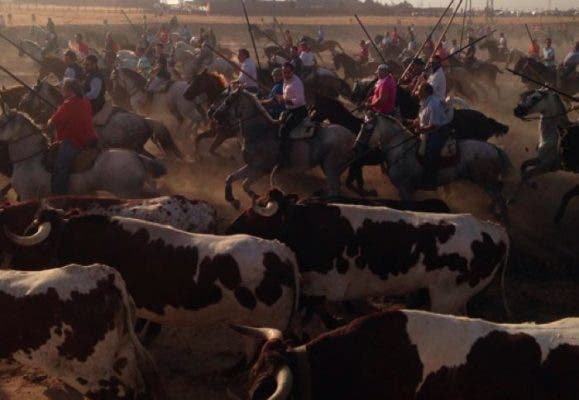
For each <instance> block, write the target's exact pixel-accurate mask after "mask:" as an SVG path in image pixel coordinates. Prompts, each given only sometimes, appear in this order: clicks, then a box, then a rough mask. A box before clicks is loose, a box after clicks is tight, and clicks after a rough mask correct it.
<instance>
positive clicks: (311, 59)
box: [299, 40, 317, 79]
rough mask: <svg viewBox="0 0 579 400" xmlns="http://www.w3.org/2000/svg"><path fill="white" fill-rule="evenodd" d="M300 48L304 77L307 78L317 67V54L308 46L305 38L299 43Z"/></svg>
mask: <svg viewBox="0 0 579 400" xmlns="http://www.w3.org/2000/svg"><path fill="white" fill-rule="evenodd" d="M299 46H300V47H299V48H300V60H302V78H304V79H305V78H307V77H308V76H309V75H310V74H311V73H313V72H314V71H315V69H316V65H317V62H316V56H315V55H314V53H313V52H312V49H310V46H308V43H307V42H306V41H305V40H302V41H301V42H300V43H299Z"/></svg>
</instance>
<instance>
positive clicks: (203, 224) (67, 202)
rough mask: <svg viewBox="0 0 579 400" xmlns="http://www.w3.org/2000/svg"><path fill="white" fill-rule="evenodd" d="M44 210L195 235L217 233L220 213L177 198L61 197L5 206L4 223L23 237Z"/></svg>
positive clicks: (202, 203)
mask: <svg viewBox="0 0 579 400" xmlns="http://www.w3.org/2000/svg"><path fill="white" fill-rule="evenodd" d="M43 208H56V209H58V210H63V211H64V212H65V213H81V214H94V215H105V216H119V217H128V218H137V219H142V220H145V221H150V222H156V223H159V224H163V225H170V226H172V227H174V228H176V229H181V230H183V231H187V232H195V233H214V232H215V230H216V228H217V211H216V210H215V208H214V207H213V206H211V205H210V204H209V203H207V202H205V201H201V200H191V199H188V198H186V197H183V196H178V195H176V196H163V197H156V198H152V199H117V198H101V197H87V196H60V197H48V198H45V199H42V200H29V201H25V202H22V203H16V204H7V205H4V206H3V207H2V215H3V221H4V224H5V226H7V227H8V228H9V229H10V230H11V231H13V232H16V233H20V234H22V233H24V231H25V230H26V229H27V228H28V227H29V226H30V224H31V223H32V221H33V220H34V218H35V217H36V214H37V213H38V212H39V210H41V209H43Z"/></svg>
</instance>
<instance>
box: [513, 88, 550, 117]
mask: <svg viewBox="0 0 579 400" xmlns="http://www.w3.org/2000/svg"><path fill="white" fill-rule="evenodd" d="M554 100H556V95H555V94H554V93H552V92H551V91H549V90H547V89H537V90H530V91H527V92H524V93H523V94H521V96H520V100H519V102H518V103H517V106H516V107H515V108H514V110H513V113H514V115H515V117H517V118H523V117H526V116H527V115H531V114H537V113H540V114H544V113H546V112H549V111H550V110H552V109H554V107H555V106H556V104H555V102H554Z"/></svg>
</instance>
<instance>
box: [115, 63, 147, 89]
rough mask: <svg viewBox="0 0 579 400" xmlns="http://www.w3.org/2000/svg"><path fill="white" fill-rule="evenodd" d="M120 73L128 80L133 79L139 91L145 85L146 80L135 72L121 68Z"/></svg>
mask: <svg viewBox="0 0 579 400" xmlns="http://www.w3.org/2000/svg"><path fill="white" fill-rule="evenodd" d="M120 72H122V73H124V74H125V75H127V76H128V77H129V78H130V79H133V80H134V81H135V82H136V85H137V86H138V87H139V89H142V88H144V87H145V85H146V84H147V80H146V79H145V78H144V77H143V76H142V75H141V74H139V73H138V72H137V71H133V70H132V69H130V68H121V69H120Z"/></svg>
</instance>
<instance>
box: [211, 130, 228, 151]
mask: <svg viewBox="0 0 579 400" xmlns="http://www.w3.org/2000/svg"><path fill="white" fill-rule="evenodd" d="M227 137H228V136H227V135H226V134H224V133H223V131H222V130H219V131H217V134H216V135H215V138H214V139H213V143H211V147H209V153H210V154H211V155H213V156H215V157H219V158H223V157H222V156H221V155H220V154H219V153H217V148H218V147H219V146H221V145H222V144H223V142H225V140H226V139H227Z"/></svg>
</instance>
